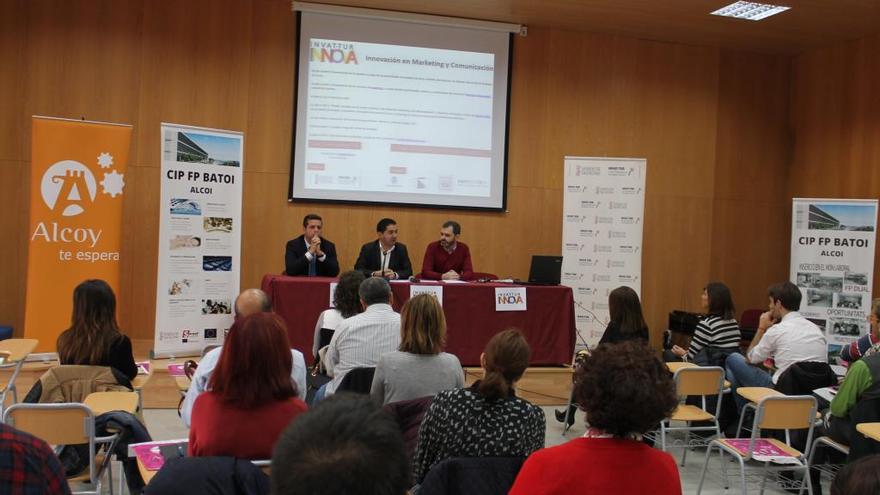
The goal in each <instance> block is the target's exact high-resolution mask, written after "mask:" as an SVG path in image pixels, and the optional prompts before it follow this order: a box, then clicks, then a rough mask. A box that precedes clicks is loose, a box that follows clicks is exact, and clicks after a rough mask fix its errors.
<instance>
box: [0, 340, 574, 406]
mask: <svg viewBox="0 0 880 495" xmlns="http://www.w3.org/2000/svg"><path fill="white" fill-rule="evenodd" d="M133 347H134V354H135V360H136V361H144V360H146V359H147V358H148V356H149V351H150V348H151V347H152V341H134V342H133ZM193 358H194V359H196V360H198V356H195V357H180V358H176V359H174V360H171V359H154V360H151V362H152V370H153V372H152V374H151V375H150V377H149V379H148V380H147V381H146V383H145V385H144V386H143V389H142V391H141V395H142V397H143V405H144V407H145V408H147V409H165V408H176V407H177V405H178V402H179V401H180V389H179V387H178V384H177V382H176V381H175V380H174V378H173V377H172V376H170V375H169V374H168V365H169V364H172V363H182V362H183V361H185V360H187V359H193ZM54 365H57V362H49V363H39V362H37V363H28V364H26V365H25V366H24V368H23V369H22V371H21V373H20V374H19V376H18V379H17V380H16V387H17V389H18V391H19V393H18V398H19V400H21V399H22V398H23V397H24V396H25V394H27V392H28V390H30V388H31V386H33V384H34V382H36V381H37V380H38V379H39V378H40V376H41V375H42V374H43V373H45V372H46V370H47V369H49V368H50V367H51V366H54ZM464 371H465V381H466V383H467V384H471V383H473V382H474V381H476V380H478V379H479V378H480V377H481V376H482V370H481V369H480V368H470V367H469V368H465V370H464ZM10 375H11V372H10V371H9V370H2V371H0V384H3V383H5V380H7V379H8V378H9V376H10ZM570 391H571V368H569V367H535V368H529V369H528V370H527V371H526V373H525V375H523V377H522V379H521V380H520V381H519V383H518V384H517V395H519V396H520V397H523V398H525V399H527V400H529V401H530V402H532V403H533V404H538V405H558V404H565V403H566V402H567V401H568V395H569V393H570ZM7 403H11V400H8V401H7Z"/></svg>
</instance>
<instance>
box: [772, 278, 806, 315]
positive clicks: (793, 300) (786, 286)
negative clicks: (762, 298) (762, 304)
mask: <svg viewBox="0 0 880 495" xmlns="http://www.w3.org/2000/svg"><path fill="white" fill-rule="evenodd" d="M767 295H768V296H770V299H772V300H773V301H774V302H775V301H779V303H780V304H782V307H783V308H785V309H787V310H789V311H797V310H799V309H800V307H801V290H800V289H798V286H797V285H794V284H793V283H791V282H782V283H778V284H775V285H772V286H770V288H769V289H767Z"/></svg>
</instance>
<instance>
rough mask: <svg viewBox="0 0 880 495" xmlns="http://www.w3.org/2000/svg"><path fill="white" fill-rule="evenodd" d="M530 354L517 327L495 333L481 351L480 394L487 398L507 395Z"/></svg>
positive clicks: (523, 371)
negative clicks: (481, 373) (482, 372)
mask: <svg viewBox="0 0 880 495" xmlns="http://www.w3.org/2000/svg"><path fill="white" fill-rule="evenodd" d="M530 355H531V349H530V348H529V344H528V342H526V339H525V337H523V334H522V333H521V332H520V331H519V330H514V329H509V330H504V331H503V332H499V333H496V334H495V335H494V336H493V337H492V338H491V339H489V343H488V344H486V349H485V351H484V354H483V361H484V362H483V369H484V370H485V375H484V376H483V379H482V380H480V386H479V388H478V391H479V393H480V395H481V396H482V397H484V398H486V399H489V400H494V399H501V398H504V397H507V396H508V395H509V394H510V393H511V391H512V390H513V384H514V383H516V381H517V380H519V379H520V377H522V375H523V373H525V371H526V368H528V366H529V356H530Z"/></svg>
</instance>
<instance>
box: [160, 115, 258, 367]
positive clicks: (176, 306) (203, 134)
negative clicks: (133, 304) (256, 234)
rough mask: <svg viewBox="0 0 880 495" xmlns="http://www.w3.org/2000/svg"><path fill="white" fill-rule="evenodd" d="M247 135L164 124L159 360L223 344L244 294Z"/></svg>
mask: <svg viewBox="0 0 880 495" xmlns="http://www.w3.org/2000/svg"><path fill="white" fill-rule="evenodd" d="M243 154H244V136H243V134H242V133H240V132H234V131H222V130H216V129H204V128H198V127H189V126H182V125H175V124H164V123H163V124H162V192H161V194H160V198H161V199H160V201H161V203H160V208H159V211H160V215H159V270H158V279H157V284H156V285H157V289H156V337H155V341H154V346H155V347H154V349H153V354H154V356H155V357H165V356H180V355H190V354H198V353H199V352H200V351H201V350H202V348H203V347H205V346H208V345H218V344H222V343H223V340H224V338H225V337H226V333H227V332H228V331H229V328H230V327H231V326H232V320H233V304H234V302H235V297H236V296H237V295H238V292H239V267H240V261H241V256H240V254H241V196H242V179H243V178H244V176H243V172H242V167H243Z"/></svg>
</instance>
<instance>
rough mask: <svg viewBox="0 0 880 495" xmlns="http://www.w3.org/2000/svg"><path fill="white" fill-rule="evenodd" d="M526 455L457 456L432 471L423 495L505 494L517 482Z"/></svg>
mask: <svg viewBox="0 0 880 495" xmlns="http://www.w3.org/2000/svg"><path fill="white" fill-rule="evenodd" d="M525 460H526V458H525V457H456V458H452V459H446V460H445V461H442V462H440V463H438V464H436V465H435V466H434V467H432V468H431V470H430V471H428V474H427V475H425V479H424V480H423V481H422V484H421V486H420V488H419V495H445V494H447V493H467V494H469V495H504V494H506V493H507V492H508V491H510V487H511V486H513V482H514V480H516V475H517V474H519V470H520V468H522V464H523V462H525Z"/></svg>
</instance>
